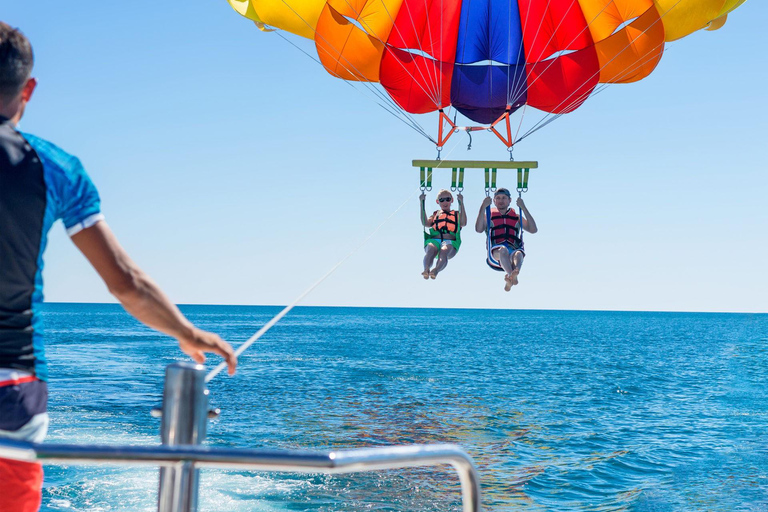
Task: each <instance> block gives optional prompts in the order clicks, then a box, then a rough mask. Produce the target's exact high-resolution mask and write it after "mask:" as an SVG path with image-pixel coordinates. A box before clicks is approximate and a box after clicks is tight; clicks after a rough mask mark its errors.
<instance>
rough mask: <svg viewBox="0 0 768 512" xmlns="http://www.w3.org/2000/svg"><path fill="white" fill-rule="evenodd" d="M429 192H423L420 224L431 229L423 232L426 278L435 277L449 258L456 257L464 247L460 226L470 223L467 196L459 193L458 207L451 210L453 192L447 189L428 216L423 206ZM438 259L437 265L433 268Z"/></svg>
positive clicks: (439, 195)
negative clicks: (465, 208) (434, 209)
mask: <svg viewBox="0 0 768 512" xmlns="http://www.w3.org/2000/svg"><path fill="white" fill-rule="evenodd" d="M426 197H427V196H426V194H423V193H422V194H421V196H419V199H420V200H421V224H422V226H424V227H425V228H428V229H429V233H426V232H425V233H424V253H425V255H424V272H422V273H421V275H422V277H424V279H429V278H432V279H435V278H436V277H437V274H439V273H440V272H442V271H443V270H444V269H445V267H446V266H447V265H448V260H449V259H451V258H453V257H454V256H456V253H457V252H458V251H459V247H460V246H461V228H463V227H464V226H466V225H467V214H466V213H465V211H464V196H462V195H461V194H457V195H456V198H457V199H458V200H459V209H458V211H457V210H451V204H452V203H453V194H451V192H450V191H448V190H441V191H440V192H438V193H437V199H436V200H435V202H436V203H437V204H438V206H440V209H439V210H436V211H435V212H434V213H433V214H432V215H430V216H429V217H427V212H426V209H425V206H424V203H425V200H426ZM435 258H437V263H436V264H435V268H433V269H432V270H430V267H431V266H432V263H433V262H434V261H435Z"/></svg>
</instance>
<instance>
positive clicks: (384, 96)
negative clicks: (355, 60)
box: [282, 0, 434, 142]
mask: <svg viewBox="0 0 768 512" xmlns="http://www.w3.org/2000/svg"><path fill="white" fill-rule="evenodd" d="M282 2H283V3H284V4H285V5H286V7H288V8H289V9H290V10H291V11H292V12H293V13H294V14H295V15H296V17H297V18H299V19H300V20H301V21H302V22H304V24H305V25H306V26H307V27H309V29H310V30H312V32H314V34H315V35H316V36H317V35H318V34H317V31H316V30H315V28H314V27H313V26H312V25H311V24H310V23H309V22H307V20H305V19H304V18H303V17H302V16H301V15H300V14H299V13H298V12H296V10H295V9H294V8H293V7H291V5H290V4H289V3H288V2H287V1H286V0H282ZM320 38H321V39H322V40H323V42H325V43H326V44H327V45H328V46H329V47H331V48H333V49H334V50H336V51H337V52H338V51H339V49H338V48H336V47H335V46H334V45H332V44H330V42H328V40H327V39H325V38H324V37H323V36H322V35H320ZM283 39H285V40H287V39H286V38H285V37H283ZM293 46H295V47H297V46H296V45H295V44H294V45H293ZM297 48H298V47H297ZM303 53H305V54H306V55H308V54H307V53H306V52H303ZM339 54H341V52H339ZM310 58H312V57H310ZM313 60H315V59H314V58H313ZM344 60H345V61H346V62H347V63H349V64H350V65H351V66H352V69H350V68H349V67H347V66H345V65H344V64H342V66H343V67H344V70H345V71H347V72H349V73H350V74H357V75H358V76H363V73H361V72H360V70H359V69H357V68H356V67H355V66H354V65H353V64H351V63H350V62H349V60H348V59H346V58H344ZM338 62H339V63H340V64H341V62H340V61H338ZM406 71H407V70H406ZM411 78H413V76H411ZM345 81H346V82H351V81H350V80H345ZM360 82H361V83H362V84H363V86H364V87H366V88H367V89H368V90H370V91H371V92H373V93H374V94H375V95H376V96H378V97H379V98H381V99H382V100H384V101H388V102H389V103H391V104H392V105H394V106H395V108H396V109H398V111H400V112H402V115H404V116H405V117H407V118H408V119H409V120H410V121H411V122H412V123H413V124H414V125H416V126H418V127H419V129H420V130H417V131H418V132H419V133H421V134H422V135H423V136H425V137H426V138H427V139H429V140H431V141H432V142H434V140H432V138H431V137H429V135H427V134H426V130H424V129H423V128H422V127H421V125H419V123H418V122H417V121H416V120H415V119H413V118H412V117H411V115H410V114H409V113H407V112H405V111H404V110H402V109H400V107H399V106H398V105H397V104H396V103H395V102H394V100H393V99H392V98H390V97H389V96H388V95H387V94H385V93H383V92H381V91H379V90H378V89H377V88H376V87H374V86H373V85H371V84H370V82H366V81H360ZM350 85H351V84H350ZM424 92H425V94H428V93H427V92H426V91H424Z"/></svg>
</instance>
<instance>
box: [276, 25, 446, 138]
mask: <svg viewBox="0 0 768 512" xmlns="http://www.w3.org/2000/svg"><path fill="white" fill-rule="evenodd" d="M274 32H275V34H277V35H278V36H279V37H280V38H281V39H283V40H284V41H286V42H287V43H288V44H290V45H291V46H293V47H294V48H296V49H297V50H299V51H300V52H301V53H303V54H304V55H306V56H307V57H309V58H310V59H312V60H313V61H315V62H317V63H318V64H320V65H321V66H322V63H321V62H320V61H319V60H317V59H316V58H315V57H313V56H312V55H310V54H309V53H308V52H307V51H305V50H304V49H303V48H301V47H300V46H298V45H297V44H295V43H294V42H293V41H291V40H290V39H288V38H287V37H285V36H284V35H283V34H281V33H280V30H275V31H274ZM343 82H344V83H345V84H347V85H349V86H350V87H351V88H352V89H354V90H355V91H357V92H358V93H360V94H361V95H363V97H366V96H365V94H363V92H362V90H361V89H360V88H359V87H355V85H354V84H352V83H351V82H350V81H349V80H343ZM369 90H370V88H369ZM374 90H375V89H374ZM375 91H376V92H379V93H380V92H381V91H378V90H375ZM376 96H377V97H379V98H380V99H384V100H385V101H386V98H381V96H380V95H376ZM368 99H369V100H370V101H373V102H374V103H376V104H377V105H378V106H380V107H381V108H382V109H383V110H384V111H386V112H387V113H389V114H390V115H392V117H394V118H395V119H397V120H398V121H400V122H402V123H403V124H405V125H406V126H408V127H409V128H411V129H412V130H414V131H415V132H416V133H418V134H419V135H421V136H422V137H424V138H426V139H428V140H429V141H430V142H432V143H433V144H436V142H435V140H434V139H433V138H432V136H430V135H429V134H428V133H427V131H426V130H424V128H423V127H422V126H421V125H420V124H419V123H417V122H416V121H415V120H412V119H410V118H411V116H410V115H408V117H406V118H404V117H402V115H400V114H402V113H403V112H404V111H403V110H402V109H399V107H397V106H395V107H394V108H393V107H391V106H390V105H387V104H384V103H380V102H379V101H377V100H375V99H371V98H368ZM389 101H390V103H393V102H392V100H391V99H389ZM406 115H407V113H406Z"/></svg>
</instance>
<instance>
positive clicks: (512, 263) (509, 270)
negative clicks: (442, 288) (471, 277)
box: [475, 188, 538, 292]
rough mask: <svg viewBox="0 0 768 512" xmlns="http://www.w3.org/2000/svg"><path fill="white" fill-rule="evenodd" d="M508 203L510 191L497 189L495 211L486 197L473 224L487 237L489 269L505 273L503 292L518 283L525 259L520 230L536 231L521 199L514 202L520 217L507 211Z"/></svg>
mask: <svg viewBox="0 0 768 512" xmlns="http://www.w3.org/2000/svg"><path fill="white" fill-rule="evenodd" d="M511 203H512V196H511V195H510V193H509V190H507V189H505V188H500V189H498V190H496V193H495V194H494V196H493V204H494V205H495V208H494V207H491V198H490V197H486V198H485V199H484V200H483V203H482V204H481V205H480V213H478V215H477V220H476V221H475V231H477V232H478V233H483V232H485V233H486V234H487V235H488V240H487V248H488V258H487V262H488V266H489V267H491V268H492V269H494V270H499V271H503V272H505V275H504V291H507V292H508V291H509V290H511V289H512V287H513V286H514V285H516V284H517V283H518V277H517V276H518V274H520V267H521V266H522V265H523V259H524V258H525V252H524V247H523V237H522V230H523V229H524V230H525V231H527V232H529V233H536V232H537V231H538V228H537V227H536V221H534V220H533V217H532V216H531V213H530V212H529V211H528V208H526V207H525V202H523V198H522V197H519V198H518V199H517V206H518V207H519V208H520V214H518V212H516V211H515V209H514V208H510V204H511ZM521 216H522V218H521Z"/></svg>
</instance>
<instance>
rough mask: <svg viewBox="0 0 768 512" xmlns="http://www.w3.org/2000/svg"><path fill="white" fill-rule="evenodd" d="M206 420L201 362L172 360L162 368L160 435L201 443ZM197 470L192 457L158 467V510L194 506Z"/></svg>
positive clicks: (169, 441) (174, 441) (178, 511)
mask: <svg viewBox="0 0 768 512" xmlns="http://www.w3.org/2000/svg"><path fill="white" fill-rule="evenodd" d="M207 423H208V392H207V391H206V389H205V371H204V368H203V366H202V365H199V364H193V363H173V364H170V365H168V367H167V368H166V369H165V388H164V390H163V412H162V425H161V427H160V439H161V441H162V443H163V444H164V445H166V446H176V445H195V444H198V445H199V444H201V443H202V442H203V440H204V439H205V431H206V426H207ZM198 478H199V470H198V469H196V468H195V463H194V462H193V461H180V462H178V463H176V464H175V465H173V466H167V467H163V468H160V489H159V491H158V495H157V510H158V512H195V511H196V510H197V494H198Z"/></svg>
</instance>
